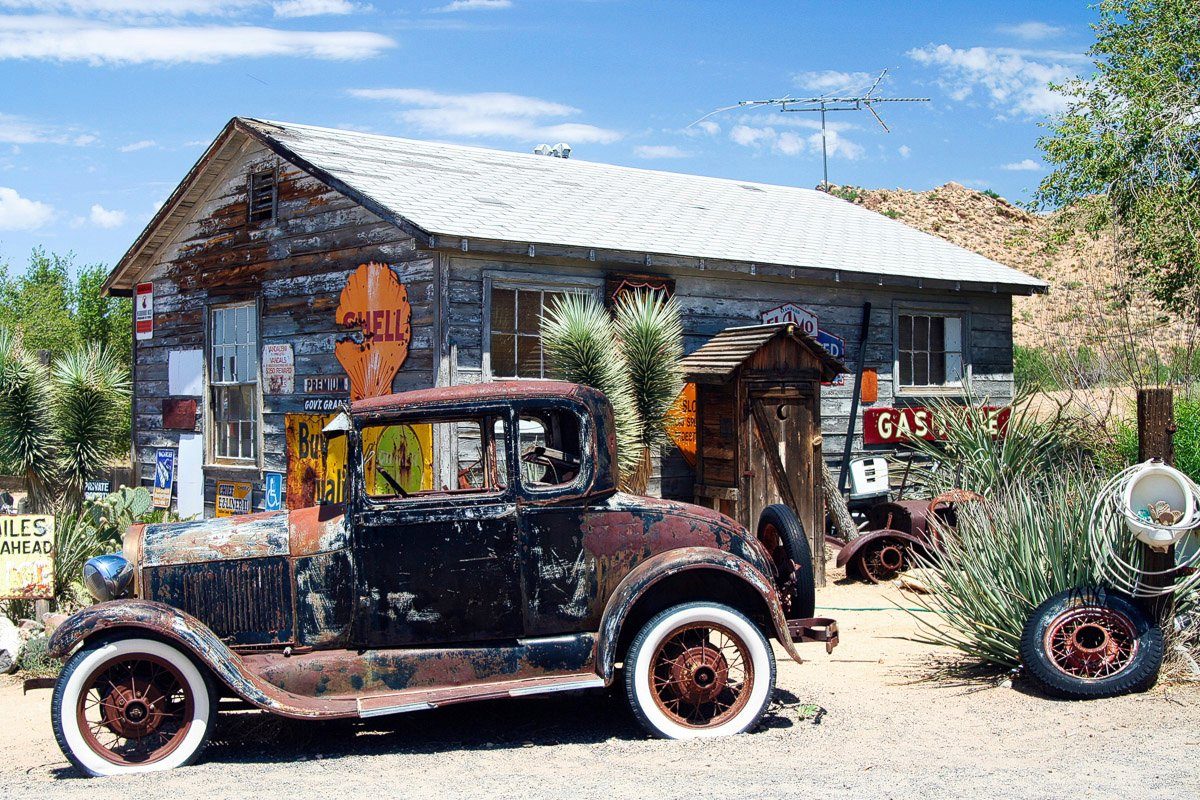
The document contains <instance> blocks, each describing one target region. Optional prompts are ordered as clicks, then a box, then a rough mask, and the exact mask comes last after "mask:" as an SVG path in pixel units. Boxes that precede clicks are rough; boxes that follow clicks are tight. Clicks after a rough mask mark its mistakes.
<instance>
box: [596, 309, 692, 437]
mask: <svg viewBox="0 0 1200 800" xmlns="http://www.w3.org/2000/svg"><path fill="white" fill-rule="evenodd" d="M613 318H614V320H615V322H616V332H617V338H618V339H619V340H620V342H621V353H622V355H624V356H625V363H626V364H627V365H628V369H629V382H630V384H631V385H632V388H633V396H634V402H635V403H636V405H637V412H638V417H639V418H640V419H641V423H642V435H641V445H642V447H644V448H653V447H658V446H659V445H662V444H663V443H665V442H666V440H667V432H666V428H667V423H668V421H669V417H670V413H671V409H672V407H673V406H674V405H675V398H677V397H678V396H679V390H680V389H682V388H683V373H682V371H681V370H680V368H679V362H680V360H681V359H682V358H683V322H682V321H681V320H680V316H679V303H678V302H677V301H676V300H675V298H674V297H670V298H668V297H665V296H664V295H663V293H662V292H644V291H641V290H637V291H632V292H625V293H624V294H622V295H621V296H620V297H619V298H618V299H617V304H616V308H615V309H614V314H613Z"/></svg>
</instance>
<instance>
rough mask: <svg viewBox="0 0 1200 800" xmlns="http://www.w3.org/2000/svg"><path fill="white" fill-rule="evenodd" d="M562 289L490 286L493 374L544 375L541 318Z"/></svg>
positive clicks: (541, 376) (502, 375)
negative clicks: (491, 287)
mask: <svg viewBox="0 0 1200 800" xmlns="http://www.w3.org/2000/svg"><path fill="white" fill-rule="evenodd" d="M564 294H565V292H563V291H561V290H559V291H552V290H545V289H508V288H501V287H499V286H496V287H494V288H493V289H492V316H491V322H492V326H491V332H492V340H491V355H492V375H494V376H495V377H497V378H544V377H546V360H545V358H544V357H543V355H542V337H541V333H540V331H541V317H542V314H543V313H544V312H545V310H546V308H548V307H549V306H550V305H551V304H553V303H554V301H555V299H556V298H558V297H562V296H563V295H564Z"/></svg>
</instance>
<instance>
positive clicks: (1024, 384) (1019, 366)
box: [1013, 344, 1064, 392]
mask: <svg viewBox="0 0 1200 800" xmlns="http://www.w3.org/2000/svg"><path fill="white" fill-rule="evenodd" d="M1013 382H1014V383H1015V384H1016V387H1017V391H1018V392H1026V391H1029V392H1053V391H1057V390H1058V389H1061V388H1063V383H1064V382H1063V379H1062V374H1061V373H1060V372H1059V365H1058V364H1057V363H1056V360H1055V358H1054V357H1053V356H1052V355H1051V354H1050V351H1049V350H1047V349H1046V348H1044V347H1024V346H1022V345H1019V344H1014V345H1013Z"/></svg>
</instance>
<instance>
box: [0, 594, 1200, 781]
mask: <svg viewBox="0 0 1200 800" xmlns="http://www.w3.org/2000/svg"><path fill="white" fill-rule="evenodd" d="M891 600H895V601H897V602H901V603H904V602H905V600H904V598H903V597H902V595H901V594H900V593H899V592H898V591H897V590H895V589H894V588H890V587H885V588H879V587H873V586H864V585H860V584H850V585H847V584H841V585H838V584H832V585H830V586H829V587H828V588H826V589H823V590H821V591H820V592H819V595H818V603H819V604H820V606H821V608H823V609H824V610H821V609H820V608H819V610H818V613H828V614H830V615H831V616H834V617H836V618H838V620H839V622H840V625H841V629H842V645H841V646H840V647H839V648H838V649H837V650H835V651H834V654H833V655H832V656H826V655H825V652H824V650H823V649H822V648H821V647H820V646H819V645H806V646H805V647H804V651H805V653H806V654H807V655H809V656H810V660H809V661H807V662H806V663H805V664H794V663H792V662H790V661H786V660H782V659H781V660H780V661H779V680H778V689H777V693H776V698H775V704H774V707H773V708H772V711H771V713H770V715H769V716H768V718H767V719H766V723H765V724H764V725H763V726H762V727H761V729H759V730H758V731H756V732H754V733H750V734H745V735H741V736H736V737H731V738H727V739H719V740H706V741H693V742H668V741H658V740H652V739H648V738H646V737H645V736H644V735H643V734H642V732H641V730H640V729H639V728H638V727H637V725H636V723H635V722H634V721H633V719H632V717H631V715H630V714H629V712H628V710H627V709H626V708H625V707H624V706H623V705H622V703H621V702H620V701H618V700H617V699H616V698H613V697H610V696H608V695H606V694H604V693H592V694H580V695H575V696H564V695H559V696H550V697H546V698H543V699H533V698H531V699H528V700H522V701H506V702H489V703H481V704H475V705H461V706H452V707H449V708H447V709H443V710H437V711H430V712H421V713H414V714H405V715H401V716H397V717H392V718H383V719H382V720H377V721H373V722H372V724H360V723H352V724H351V723H291V722H281V721H278V720H274V719H270V718H267V717H265V716H263V715H261V714H258V713H256V712H247V713H235V714H230V715H227V717H226V718H223V719H221V720H220V721H219V723H218V728H217V730H216V732H215V739H214V741H213V743H212V745H211V746H210V747H209V749H208V751H207V754H206V757H205V759H204V761H203V763H201V764H198V765H196V766H193V767H188V768H186V769H181V770H176V771H175V772H171V773H157V774H151V775H144V776H131V777H128V778H107V779H100V780H86V779H82V778H79V777H77V776H76V775H75V773H74V772H73V771H72V770H71V768H70V766H69V764H68V763H67V761H66V759H65V758H63V756H62V754H61V753H60V752H59V750H58V747H57V746H56V745H55V743H54V737H53V735H52V734H51V731H50V714H49V704H50V692H49V691H46V690H43V691H37V692H31V693H30V694H29V695H26V696H22V693H21V689H20V687H19V686H15V685H5V686H2V687H0V798H10V797H12V798H18V797H19V798H33V797H37V798H60V797H61V798H76V797H78V798H87V799H88V800H96V798H108V797H112V798H122V800H127V799H128V798H167V797H169V798H172V800H181V799H182V798H198V797H219V798H240V797H247V798H249V797H254V798H261V797H277V796H281V795H283V793H286V794H287V795H288V796H305V797H310V796H320V797H325V798H336V797H339V796H347V795H349V796H351V797H354V798H384V797H389V798H390V797H436V798H438V800H445V799H446V798H457V797H471V798H473V799H474V800H477V798H481V797H482V798H491V797H517V796H520V797H530V798H535V797H569V798H579V800H584V799H586V798H614V797H621V798H624V797H654V798H683V797H686V798H699V797H704V798H708V797H736V798H759V797H768V798H770V797H779V798H782V797H796V796H808V797H824V798H842V797H847V798H850V797H853V798H858V799H860V800H861V799H862V798H903V800H911V799H912V798H922V800H924V799H926V798H941V797H987V798H1039V799H1041V798H1057V797H1068V796H1069V797H1072V798H1088V797H1098V798H1099V797H1104V798H1111V797H1120V798H1123V797H1138V798H1148V799H1149V798H1195V797H1198V796H1200V770H1198V769H1197V763H1198V761H1197V754H1200V688H1196V687H1186V686H1185V687H1179V686H1176V687H1168V688H1162V687H1160V688H1158V689H1155V690H1154V691H1152V692H1150V693H1148V694H1144V695H1139V696H1132V697H1123V698H1117V699H1113V700H1103V701H1094V702H1090V703H1070V702H1062V701H1055V700H1049V699H1045V698H1043V697H1040V696H1038V695H1037V694H1035V693H1033V692H1032V690H1031V689H1030V688H1029V687H1026V686H1023V685H1022V683H1021V682H1020V681H1018V682H1017V684H1016V685H1015V686H1014V687H1007V686H1003V685H997V684H996V683H994V682H988V681H970V680H966V679H938V680H931V679H929V675H930V674H931V663H932V661H933V660H934V659H935V657H936V656H937V655H938V653H937V651H936V650H935V649H934V648H931V647H929V646H926V645H922V644H917V643H914V642H912V641H908V640H906V639H905V638H904V637H906V636H910V635H911V634H912V633H913V631H914V623H913V621H912V618H911V617H910V616H909V615H907V614H905V613H904V612H902V611H898V610H895V609H894V608H892V604H891V602H890V601H891ZM852 609H853V610H852ZM777 653H778V651H777ZM943 655H944V654H943ZM809 704H812V705H816V706H819V707H820V708H821V709H823V711H821V712H819V713H818V714H817V715H815V718H802V717H804V715H805V710H804V706H807V705H809Z"/></svg>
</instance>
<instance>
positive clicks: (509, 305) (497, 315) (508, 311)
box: [492, 289, 517, 333]
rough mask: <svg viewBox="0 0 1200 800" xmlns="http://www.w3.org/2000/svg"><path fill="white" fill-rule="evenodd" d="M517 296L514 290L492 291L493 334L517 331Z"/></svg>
mask: <svg viewBox="0 0 1200 800" xmlns="http://www.w3.org/2000/svg"><path fill="white" fill-rule="evenodd" d="M516 295H517V293H516V292H515V291H514V290H512V289H492V333H495V332H497V331H500V332H502V333H507V332H509V331H514V330H516V329H517V324H516V320H517V312H516V307H517V306H516V303H517V299H516Z"/></svg>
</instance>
